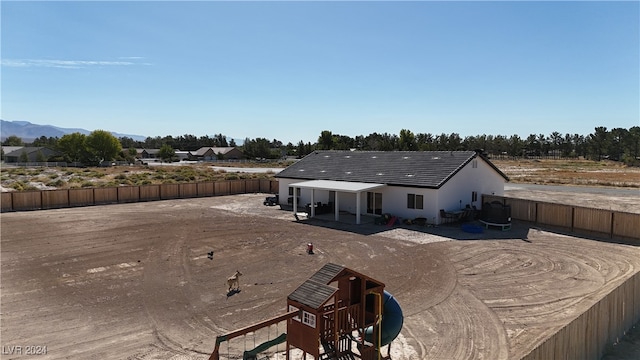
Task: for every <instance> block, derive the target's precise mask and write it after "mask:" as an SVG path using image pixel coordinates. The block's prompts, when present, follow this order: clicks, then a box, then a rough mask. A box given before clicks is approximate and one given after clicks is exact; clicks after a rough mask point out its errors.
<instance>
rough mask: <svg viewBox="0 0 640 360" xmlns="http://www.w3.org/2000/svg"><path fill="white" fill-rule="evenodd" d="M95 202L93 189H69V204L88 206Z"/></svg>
mask: <svg viewBox="0 0 640 360" xmlns="http://www.w3.org/2000/svg"><path fill="white" fill-rule="evenodd" d="M93 204H95V203H94V201H93V189H69V206H88V205H93Z"/></svg>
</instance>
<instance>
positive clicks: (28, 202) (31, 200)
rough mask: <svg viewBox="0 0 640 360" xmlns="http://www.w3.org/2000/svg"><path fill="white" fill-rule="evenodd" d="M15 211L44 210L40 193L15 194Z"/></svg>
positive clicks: (23, 192) (22, 192) (24, 192)
mask: <svg viewBox="0 0 640 360" xmlns="http://www.w3.org/2000/svg"><path fill="white" fill-rule="evenodd" d="M12 201H13V210H37V209H41V208H42V197H41V196H40V191H21V192H14V193H13V199H12Z"/></svg>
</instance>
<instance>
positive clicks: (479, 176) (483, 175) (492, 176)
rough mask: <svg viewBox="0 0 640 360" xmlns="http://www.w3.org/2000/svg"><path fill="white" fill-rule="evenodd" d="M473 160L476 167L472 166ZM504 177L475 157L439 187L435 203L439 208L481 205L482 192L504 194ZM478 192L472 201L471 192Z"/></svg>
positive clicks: (449, 208)
mask: <svg viewBox="0 0 640 360" xmlns="http://www.w3.org/2000/svg"><path fill="white" fill-rule="evenodd" d="M474 161H476V162H477V167H475V168H474V165H473V164H474ZM504 184H505V179H504V178H503V177H502V176H500V174H498V173H497V172H496V171H495V170H493V168H492V167H491V166H490V165H489V164H488V163H487V162H486V161H484V160H483V159H481V158H476V159H474V160H473V161H472V162H470V163H469V164H467V165H466V166H465V167H464V168H462V169H461V170H460V171H459V172H458V173H457V174H456V175H455V176H454V177H453V178H452V179H450V180H449V181H448V182H447V183H446V184H444V185H443V186H442V188H440V191H439V192H438V200H437V204H438V207H439V209H444V210H447V211H449V210H460V208H461V207H462V208H464V207H465V206H466V205H467V204H469V205H470V206H474V205H475V206H476V207H477V208H478V209H480V208H481V207H482V204H481V201H482V194H495V195H500V196H502V195H503V194H504ZM474 191H475V192H476V193H477V194H478V199H477V201H476V202H472V201H471V200H472V199H471V195H472V192H474Z"/></svg>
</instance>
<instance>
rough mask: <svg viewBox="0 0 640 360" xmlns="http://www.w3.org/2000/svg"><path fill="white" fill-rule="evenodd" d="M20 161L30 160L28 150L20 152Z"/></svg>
mask: <svg viewBox="0 0 640 360" xmlns="http://www.w3.org/2000/svg"><path fill="white" fill-rule="evenodd" d="M18 161H19V162H21V163H27V162H29V156H28V155H27V152H26V151H24V150H22V152H21V153H20V157H19V158H18Z"/></svg>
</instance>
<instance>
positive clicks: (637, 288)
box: [521, 272, 640, 360]
mask: <svg viewBox="0 0 640 360" xmlns="http://www.w3.org/2000/svg"><path fill="white" fill-rule="evenodd" d="M638 321H640V272H637V273H635V274H634V275H633V276H632V277H630V278H629V279H627V281H625V282H624V283H623V284H621V285H620V286H618V287H616V288H615V289H614V290H613V291H611V292H610V293H609V294H607V295H606V296H604V297H603V298H602V299H600V300H599V301H598V302H597V303H595V304H594V305H593V306H592V307H591V308H589V310H587V311H585V312H584V313H582V314H580V316H578V317H577V318H575V319H574V320H573V321H571V322H570V323H569V324H567V325H566V326H565V327H563V328H562V329H560V330H559V331H558V332H556V333H555V334H554V335H552V336H551V337H549V338H547V339H545V340H543V341H542V342H541V343H540V344H538V346H536V347H535V348H534V349H533V350H532V351H531V352H530V353H529V354H527V355H525V356H524V357H522V358H521V359H522V360H546V359H584V360H591V359H593V360H599V359H601V358H602V356H603V355H604V352H605V350H606V349H607V347H608V346H611V345H612V344H615V343H616V342H617V341H618V340H619V339H620V338H621V337H622V336H624V335H625V333H626V332H627V331H628V330H629V329H631V328H632V327H633V325H634V324H636V323H637V322H638Z"/></svg>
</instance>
